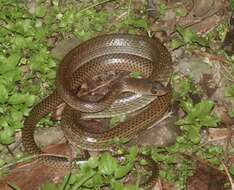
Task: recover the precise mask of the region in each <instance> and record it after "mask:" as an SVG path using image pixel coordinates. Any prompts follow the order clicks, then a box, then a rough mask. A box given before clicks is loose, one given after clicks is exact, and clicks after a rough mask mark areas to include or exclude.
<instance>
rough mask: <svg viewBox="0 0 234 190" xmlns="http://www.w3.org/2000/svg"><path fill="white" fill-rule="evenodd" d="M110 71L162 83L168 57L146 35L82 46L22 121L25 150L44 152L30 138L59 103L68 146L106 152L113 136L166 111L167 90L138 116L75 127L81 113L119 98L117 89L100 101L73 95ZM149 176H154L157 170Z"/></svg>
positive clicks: (51, 160)
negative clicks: (103, 127)
mask: <svg viewBox="0 0 234 190" xmlns="http://www.w3.org/2000/svg"><path fill="white" fill-rule="evenodd" d="M110 70H114V71H120V70H121V71H129V72H140V73H141V74H142V75H143V77H145V78H149V79H150V80H153V81H155V80H158V81H160V82H163V83H164V84H166V83H167V82H168V79H169V76H170V74H171V56H170V54H169V52H168V51H167V49H166V48H165V46H163V45H162V43H161V42H160V41H159V40H157V39H155V38H149V37H147V36H138V35H130V34H109V35H103V36H98V37H96V38H93V39H90V40H88V41H86V42H84V43H81V44H80V45H79V46H77V47H76V48H74V49H73V50H71V51H70V52H69V53H68V54H67V55H66V56H65V57H64V59H63V61H62V63H61V64H60V65H59V68H58V72H57V79H56V82H57V89H56V91H54V92H53V93H52V94H51V95H49V96H48V97H47V98H46V99H44V100H42V102H40V103H39V104H37V105H36V106H35V107H34V108H33V109H32V110H31V112H30V114H29V116H28V117H27V118H26V119H25V122H24V128H23V131H22V138H23V145H24V147H25V149H26V151H28V152H29V153H31V154H36V155H39V154H43V152H42V150H41V149H40V148H39V147H38V146H37V145H36V143H35V141H34V137H33V134H34V130H35V127H36V124H37V123H38V122H39V121H40V120H41V118H43V117H45V116H46V115H47V114H48V113H50V112H52V111H53V110H54V109H55V108H56V107H57V106H58V105H59V104H61V103H62V102H65V103H66V104H67V106H65V109H64V111H63V113H62V130H63V132H64V134H65V136H66V137H67V139H68V140H69V141H70V142H71V144H73V145H75V146H76V147H80V148H82V149H86V150H109V149H110V147H111V144H110V143H109V142H110V141H111V140H112V139H113V138H114V137H119V138H130V137H132V136H133V135H135V134H136V133H138V132H139V131H141V130H143V129H146V128H148V127H149V126H150V125H151V124H152V123H154V122H155V121H156V120H158V119H159V118H160V117H161V116H162V114H163V113H164V112H165V111H166V110H167V108H168V106H169V104H170V100H171V93H170V92H169V93H167V94H165V95H163V96H159V97H157V98H156V99H155V100H153V101H151V102H150V103H149V105H147V107H146V108H144V110H143V111H142V112H140V113H139V114H138V115H137V116H135V117H132V118H130V119H129V120H127V121H125V122H123V123H121V124H119V125H118V126H116V127H114V128H112V129H110V130H108V131H105V132H103V133H90V132H87V131H85V130H84V129H83V128H81V127H80V126H79V123H78V120H79V118H80V116H81V112H99V111H101V110H103V109H105V108H106V107H107V106H108V105H110V103H112V102H113V101H114V100H116V98H117V97H118V96H119V89H118V88H114V89H113V90H112V91H111V92H110V93H109V94H108V95H107V96H105V97H104V98H103V100H102V101H101V102H87V101H84V100H81V99H80V98H78V97H77V96H76V95H75V93H74V89H77V88H79V87H80V86H81V84H82V83H83V82H84V81H85V80H87V79H88V77H90V76H93V75H97V74H101V73H104V72H107V71H110ZM142 98H144V96H143V97H142ZM139 99H141V98H139ZM68 105H69V106H68ZM38 159H39V160H40V161H41V162H43V163H46V164H48V165H51V166H55V167H69V166H70V162H69V160H68V158H66V157H59V156H51V155H50V156H46V155H43V156H39V157H38ZM154 172H156V173H154ZM153 173H154V175H157V171H153Z"/></svg>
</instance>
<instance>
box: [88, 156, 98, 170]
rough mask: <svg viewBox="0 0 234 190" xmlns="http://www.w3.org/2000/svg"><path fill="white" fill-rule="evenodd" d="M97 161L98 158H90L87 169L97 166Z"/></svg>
mask: <svg viewBox="0 0 234 190" xmlns="http://www.w3.org/2000/svg"><path fill="white" fill-rule="evenodd" d="M98 161H99V157H97V156H92V157H90V158H89V160H88V165H89V167H91V168H96V167H97V166H98Z"/></svg>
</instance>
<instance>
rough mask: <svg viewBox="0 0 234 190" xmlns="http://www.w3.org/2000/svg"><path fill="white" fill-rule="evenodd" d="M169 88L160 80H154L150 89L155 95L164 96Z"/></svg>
mask: <svg viewBox="0 0 234 190" xmlns="http://www.w3.org/2000/svg"><path fill="white" fill-rule="evenodd" d="M169 91H170V90H169V88H168V87H166V86H164V85H163V84H162V83H160V82H158V81H154V82H153V83H152V87H151V89H150V93H151V94H152V95H154V96H164V95H166V94H167V93H169Z"/></svg>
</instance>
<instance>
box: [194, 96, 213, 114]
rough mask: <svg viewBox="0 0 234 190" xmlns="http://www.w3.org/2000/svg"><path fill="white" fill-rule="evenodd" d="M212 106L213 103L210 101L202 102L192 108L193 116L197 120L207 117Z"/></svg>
mask: <svg viewBox="0 0 234 190" xmlns="http://www.w3.org/2000/svg"><path fill="white" fill-rule="evenodd" d="M213 106H214V102H213V101H210V100H204V101H202V102H200V103H198V104H196V105H195V106H194V110H195V111H194V112H195V113H194V114H195V116H196V117H198V118H199V119H201V118H203V117H205V116H206V115H208V114H209V113H210V112H211V110H212V108H213Z"/></svg>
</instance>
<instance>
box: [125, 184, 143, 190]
mask: <svg viewBox="0 0 234 190" xmlns="http://www.w3.org/2000/svg"><path fill="white" fill-rule="evenodd" d="M124 190H142V189H141V188H139V187H136V185H129V186H127V187H125V188H124Z"/></svg>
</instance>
